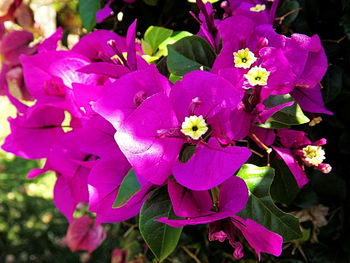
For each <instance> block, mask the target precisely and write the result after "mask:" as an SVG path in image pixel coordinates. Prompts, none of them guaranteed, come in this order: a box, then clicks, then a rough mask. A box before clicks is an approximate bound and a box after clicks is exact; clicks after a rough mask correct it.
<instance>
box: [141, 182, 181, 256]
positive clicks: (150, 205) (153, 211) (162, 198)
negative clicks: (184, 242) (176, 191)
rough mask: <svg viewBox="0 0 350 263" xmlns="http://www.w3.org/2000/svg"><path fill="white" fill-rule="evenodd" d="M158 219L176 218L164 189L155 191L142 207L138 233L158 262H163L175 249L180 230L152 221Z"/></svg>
mask: <svg viewBox="0 0 350 263" xmlns="http://www.w3.org/2000/svg"><path fill="white" fill-rule="evenodd" d="M160 217H168V218H172V219H175V218H177V217H176V216H175V214H174V212H173V209H172V205H171V201H170V199H169V196H168V191H167V188H166V187H161V188H158V189H156V190H155V191H154V192H152V193H151V194H150V196H149V197H148V198H147V200H146V201H145V202H144V204H143V205H142V208H141V211H140V221H139V227H140V232H141V235H142V237H143V239H144V240H145V242H146V243H147V245H148V246H149V248H150V249H151V251H152V252H153V254H154V255H155V256H156V257H157V259H158V260H159V261H163V260H164V259H165V258H166V257H168V256H169V255H170V254H171V252H172V251H173V250H174V249H175V248H176V245H177V242H178V241H179V238H180V235H181V232H182V228H173V227H170V226H168V225H166V224H163V223H159V222H157V221H154V220H155V219H157V218H160Z"/></svg>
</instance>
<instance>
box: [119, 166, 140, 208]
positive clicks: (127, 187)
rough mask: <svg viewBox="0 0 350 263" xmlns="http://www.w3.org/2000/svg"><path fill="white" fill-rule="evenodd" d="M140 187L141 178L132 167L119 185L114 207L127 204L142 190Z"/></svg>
mask: <svg viewBox="0 0 350 263" xmlns="http://www.w3.org/2000/svg"><path fill="white" fill-rule="evenodd" d="M140 188H141V185H140V184H139V180H138V179H137V177H136V175H135V171H134V169H133V168H131V169H130V171H129V172H128V174H127V175H126V176H125V178H124V180H123V181H122V183H121V185H120V187H119V191H118V195H117V198H116V199H115V201H114V204H113V208H118V207H121V206H123V205H125V204H126V202H127V201H129V199H130V198H131V197H132V196H133V195H134V194H135V193H137V192H138V191H139V190H140Z"/></svg>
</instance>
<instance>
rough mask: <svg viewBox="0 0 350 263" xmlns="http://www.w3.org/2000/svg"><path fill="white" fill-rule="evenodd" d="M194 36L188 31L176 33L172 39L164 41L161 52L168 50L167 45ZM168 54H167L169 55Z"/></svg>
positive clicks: (160, 47)
mask: <svg viewBox="0 0 350 263" xmlns="http://www.w3.org/2000/svg"><path fill="white" fill-rule="evenodd" d="M192 35H193V34H192V33H190V32H188V31H176V32H174V33H173V34H172V35H171V37H168V38H167V39H166V40H164V41H163V42H162V43H161V44H160V45H159V49H160V50H166V51H167V45H171V44H174V43H176V42H177V41H179V40H180V39H183V38H185V37H189V36H192ZM167 54H168V53H166V55H167Z"/></svg>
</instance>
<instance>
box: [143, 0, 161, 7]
mask: <svg viewBox="0 0 350 263" xmlns="http://www.w3.org/2000/svg"><path fill="white" fill-rule="evenodd" d="M143 2H144V3H145V4H146V5H149V6H157V4H158V0H143Z"/></svg>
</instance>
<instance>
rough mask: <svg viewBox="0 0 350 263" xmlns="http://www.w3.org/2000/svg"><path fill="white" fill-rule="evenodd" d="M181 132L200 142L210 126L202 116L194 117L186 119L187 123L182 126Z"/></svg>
mask: <svg viewBox="0 0 350 263" xmlns="http://www.w3.org/2000/svg"><path fill="white" fill-rule="evenodd" d="M181 128H182V129H181V132H182V133H183V134H185V135H187V136H189V137H191V138H192V139H194V140H198V139H199V138H200V137H201V136H202V135H204V134H205V133H206V132H207V131H208V126H207V123H206V122H205V120H204V119H203V116H202V115H199V116H196V115H192V116H190V117H185V121H184V122H183V123H182V125H181Z"/></svg>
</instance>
